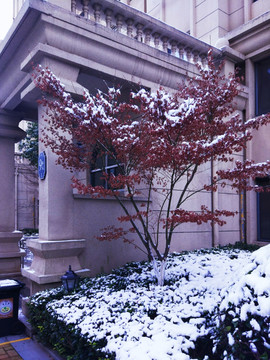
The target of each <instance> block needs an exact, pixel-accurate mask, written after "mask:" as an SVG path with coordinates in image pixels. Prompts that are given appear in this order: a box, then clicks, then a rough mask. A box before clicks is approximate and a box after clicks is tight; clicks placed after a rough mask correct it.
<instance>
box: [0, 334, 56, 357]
mask: <svg viewBox="0 0 270 360" xmlns="http://www.w3.org/2000/svg"><path fill="white" fill-rule="evenodd" d="M54 359H55V357H53V356H51V355H50V354H49V353H48V352H47V351H46V350H45V349H44V348H43V347H42V346H40V345H39V344H38V343H36V342H35V341H34V340H33V339H31V338H30V337H27V336H26V335H25V334H22V335H12V336H5V337H0V360H54Z"/></svg>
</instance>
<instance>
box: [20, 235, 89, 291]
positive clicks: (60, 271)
mask: <svg viewBox="0 0 270 360" xmlns="http://www.w3.org/2000/svg"><path fill="white" fill-rule="evenodd" d="M27 247H28V248H29V249H30V250H31V251H32V253H33V255H34V257H33V262H32V265H31V267H30V268H29V269H22V275H23V276H24V277H26V278H28V279H29V280H30V293H31V294H34V293H35V292H37V291H40V290H44V289H48V288H53V287H57V286H59V285H60V284H61V276H62V275H64V274H65V273H66V271H67V270H68V267H69V265H71V268H72V270H73V271H74V272H75V273H76V274H78V275H79V276H82V277H86V276H90V270H89V269H83V268H82V266H81V264H80V261H79V255H80V254H81V253H82V252H83V250H84V249H85V240H84V239H78V240H51V241H47V240H38V239H29V240H27Z"/></svg>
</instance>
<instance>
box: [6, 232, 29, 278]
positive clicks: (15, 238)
mask: <svg viewBox="0 0 270 360" xmlns="http://www.w3.org/2000/svg"><path fill="white" fill-rule="evenodd" d="M21 237H22V233H21V232H19V231H18V232H0V278H2V279H3V278H10V277H12V278H13V277H17V276H20V275H21V258H22V256H24V255H25V251H23V250H21V249H20V248H19V245H18V243H19V241H20V239H21Z"/></svg>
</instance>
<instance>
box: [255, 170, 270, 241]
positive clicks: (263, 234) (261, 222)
mask: <svg viewBox="0 0 270 360" xmlns="http://www.w3.org/2000/svg"><path fill="white" fill-rule="evenodd" d="M256 183H257V185H259V186H265V187H266V186H267V187H268V186H270V179H269V177H265V178H257V179H256ZM257 221H258V225H257V229H258V240H259V241H270V192H260V193H258V194H257Z"/></svg>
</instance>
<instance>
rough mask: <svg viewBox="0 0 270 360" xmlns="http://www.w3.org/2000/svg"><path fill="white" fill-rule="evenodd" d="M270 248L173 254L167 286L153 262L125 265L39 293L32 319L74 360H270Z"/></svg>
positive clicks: (43, 337)
mask: <svg viewBox="0 0 270 360" xmlns="http://www.w3.org/2000/svg"><path fill="white" fill-rule="evenodd" d="M268 253H269V256H270V246H269V247H264V248H263V249H260V250H258V251H256V252H254V253H253V254H251V253H250V252H248V251H243V250H239V249H233V248H232V247H226V248H225V249H220V248H214V249H211V250H199V251H194V252H190V253H187V252H185V253H182V254H172V255H170V256H169V257H168V265H167V266H168V267H167V274H166V279H165V285H164V286H163V287H160V286H157V285H156V284H155V281H156V278H155V276H154V270H153V268H152V264H151V263H148V262H145V263H131V264H127V265H126V266H124V267H123V268H120V269H117V270H115V271H113V272H112V273H111V274H109V275H104V276H99V277H96V278H92V279H85V280H83V281H82V283H81V285H80V288H79V289H78V290H77V291H76V292H74V293H73V294H69V295H67V294H64V292H63V291H62V290H61V289H56V290H49V291H46V292H42V293H39V294H36V295H35V296H34V297H33V298H32V299H31V302H30V313H31V323H32V325H33V326H34V328H35V330H36V331H37V332H38V334H39V339H40V340H41V341H45V342H47V343H49V344H51V345H52V346H53V347H54V348H55V349H57V350H58V351H59V352H60V353H61V354H62V355H63V356H64V357H65V359H68V360H79V359H82V360H86V359H91V360H92V359H93V360H95V359H99V360H100V359H117V360H127V359H129V360H142V359H143V360H188V359H196V360H206V359H209V360H220V359H230V360H238V359H239V360H240V359H245V360H247V359H253V358H254V359H268V358H267V356H268V354H269V344H270V342H269V314H270V302H269V292H270V286H269V279H270V276H269V275H270V265H268V264H267V262H268V260H269V256H268V255H267V254H268ZM245 342H246V343H247V344H248V346H249V348H248V347H245ZM255 347H256V349H257V354H256V353H255V352H254V351H255ZM243 354H244V355H243ZM244 356H245V357H244Z"/></svg>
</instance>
